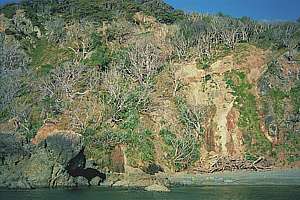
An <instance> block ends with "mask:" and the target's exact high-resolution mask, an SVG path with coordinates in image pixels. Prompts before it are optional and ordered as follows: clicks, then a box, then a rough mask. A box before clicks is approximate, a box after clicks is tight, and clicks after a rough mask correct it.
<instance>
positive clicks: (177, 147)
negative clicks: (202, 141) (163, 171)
mask: <svg viewBox="0 0 300 200" xmlns="http://www.w3.org/2000/svg"><path fill="white" fill-rule="evenodd" d="M160 136H161V137H162V139H163V141H164V142H165V145H166V147H165V150H166V152H167V158H166V159H167V160H170V164H171V165H172V166H174V167H175V169H176V171H181V170H184V169H187V168H188V167H189V166H191V165H193V163H194V162H196V161H197V160H198V159H199V158H200V145H199V143H198V142H197V140H196V139H195V138H194V137H193V135H191V134H188V133H185V134H184V136H183V137H182V138H178V137H176V135H175V134H173V133H172V132H171V131H170V130H168V129H162V130H161V131H160Z"/></svg>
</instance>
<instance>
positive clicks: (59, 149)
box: [0, 131, 85, 189]
mask: <svg viewBox="0 0 300 200" xmlns="http://www.w3.org/2000/svg"><path fill="white" fill-rule="evenodd" d="M83 147H84V146H83V139H82V136H81V135H79V134H76V133H74V132H70V131H59V132H55V133H52V134H50V135H49V136H48V137H47V138H46V139H45V140H44V141H41V142H40V143H38V144H37V145H35V146H33V145H31V146H30V148H29V147H27V146H26V145H25V143H24V141H23V138H22V137H21V136H20V135H19V134H17V133H0V158H1V160H0V161H1V162H0V170H1V173H0V186H1V187H8V188H23V189H27V188H37V187H57V186H76V185H78V182H77V179H76V178H73V177H71V176H70V175H69V174H68V173H67V171H66V168H67V165H68V164H69V163H70V161H71V160H73V161H74V158H76V159H75V161H76V162H73V165H75V166H78V165H79V166H80V165H84V164H85V157H83V156H82V155H80V153H81V152H82V151H83V149H84V148H83ZM29 149H30V150H29ZM78 155H79V156H78ZM83 159H84V161H83Z"/></svg>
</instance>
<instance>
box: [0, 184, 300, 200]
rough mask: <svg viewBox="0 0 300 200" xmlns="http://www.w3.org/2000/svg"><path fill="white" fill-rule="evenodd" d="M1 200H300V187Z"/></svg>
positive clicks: (30, 193)
mask: <svg viewBox="0 0 300 200" xmlns="http://www.w3.org/2000/svg"><path fill="white" fill-rule="evenodd" d="M0 199H1V200H35V199H38V200H65V199H71V200H90V199H105V200H150V199H151V200H152V199H154V200H156V199H157V200H185V199H187V200H200V199H205V200H213V199H214V200H266V199H272V200H285V199H288V200H294V199H295V200H296V199H297V200H298V199H300V186H203V187H177V188H172V191H171V192H170V193H156V192H145V191H143V190H137V189H124V188H123V189H116V188H103V187H101V188H76V189H52V190H50V189H38V190H27V191H12V190H0Z"/></svg>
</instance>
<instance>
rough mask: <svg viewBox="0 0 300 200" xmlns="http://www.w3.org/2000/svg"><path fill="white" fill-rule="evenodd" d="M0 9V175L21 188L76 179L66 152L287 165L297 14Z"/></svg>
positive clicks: (105, 167) (211, 168) (293, 157)
mask: <svg viewBox="0 0 300 200" xmlns="http://www.w3.org/2000/svg"><path fill="white" fill-rule="evenodd" d="M0 13H1V14H0V47H1V54H0V63H1V64H0V65H1V66H0V67H1V68H0V77H1V78H0V138H1V139H0V158H1V159H2V162H0V168H1V169H2V171H3V173H2V174H1V173H0V187H1V186H7V184H9V182H13V181H16V180H17V182H18V181H19V182H18V184H19V183H20V180H19V179H18V178H16V177H11V176H10V179H8V178H7V177H6V176H7V174H17V175H16V176H20V177H22V178H23V179H24V180H26V181H25V182H26V184H27V185H26V184H25V183H24V180H23V179H22V181H23V182H22V184H24V185H25V186H24V185H21V186H20V184H19V186H20V187H27V186H28V185H30V186H31V187H33V185H39V184H40V183H41V182H42V183H43V184H44V183H45V180H46V182H47V183H46V184H45V185H47V184H48V186H66V185H72V184H75V182H76V180H77V179H76V180H75V179H74V180H73V179H70V176H69V175H68V174H67V173H66V171H67V170H68V167H70V166H69V165H70V160H72V165H74V166H75V165H76V166H77V167H82V165H84V166H83V167H85V165H88V164H86V163H92V164H89V165H90V166H93V168H96V169H101V170H102V171H106V172H121V173H123V172H127V170H129V171H132V170H142V171H144V172H146V173H150V174H152V173H156V172H158V171H164V172H168V173H174V172H181V171H188V172H192V171H193V172H215V171H222V170H237V169H251V170H259V169H269V168H274V167H291V166H292V167H299V150H300V144H299V142H300V101H299V96H300V80H299V79H300V60H299V59H300V51H299V50H300V24H299V23H296V22H285V23H283V22H280V23H271V24H267V23H263V22H258V21H254V20H252V19H250V18H248V17H242V18H233V17H229V16H224V15H206V14H200V13H198V14H185V13H183V12H182V11H180V10H175V9H174V8H172V7H171V6H169V5H167V4H166V3H164V2H163V1H161V0H136V1H135V0H122V1H107V0H93V1H85V0H60V1H59V0H51V1H40V0H33V1H27V0H25V1H22V2H21V3H19V4H9V5H5V6H3V7H1V8H0ZM59 138H62V139H59ZM64 148H66V149H64ZM14 149H15V150H14ZM16 149H17V150H16ZM57 149H60V150H59V152H61V153H57V151H56V150H57ZM82 150H84V155H83V154H80V152H81V153H82V152H83V151H82ZM73 158H76V159H75V160H74V159H73ZM77 158H78V159H79V160H78V159H77ZM83 158H84V164H82V163H83V161H82V159H83ZM47 159H49V160H51V162H50V163H49V164H46V161H47ZM12 166H13V167H12ZM71 167H72V166H71ZM36 169H41V170H42V171H43V170H45V171H46V172H47V173H48V176H47V173H46V172H45V174H46V175H45V174H43V175H41V174H39V172H36ZM55 170H57V171H56V172H55ZM16 172H18V173H16ZM54 172H55V173H54ZM20 174H21V175H20ZM32 174H33V175H32ZM12 176H13V175H12ZM41 177H43V178H41ZM12 180H13V181H12ZM72 181H73V182H72ZM74 181H75V182H74ZM12 187H13V186H12ZM16 187H18V185H17V186H16Z"/></svg>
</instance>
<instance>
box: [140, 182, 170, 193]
mask: <svg viewBox="0 0 300 200" xmlns="http://www.w3.org/2000/svg"><path fill="white" fill-rule="evenodd" d="M145 190H146V191H149V192H170V189H169V188H167V187H166V186H163V185H158V184H153V185H150V186H148V187H145Z"/></svg>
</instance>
